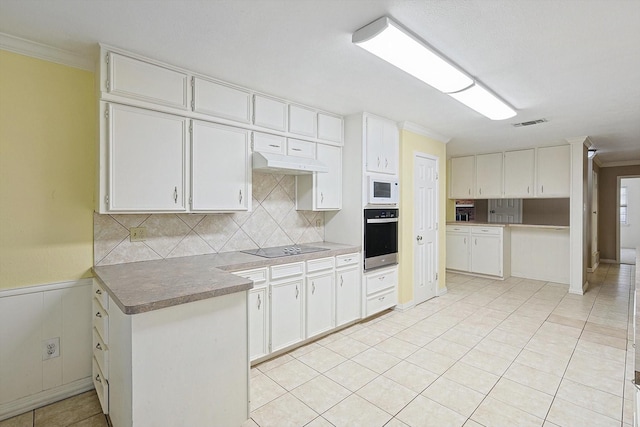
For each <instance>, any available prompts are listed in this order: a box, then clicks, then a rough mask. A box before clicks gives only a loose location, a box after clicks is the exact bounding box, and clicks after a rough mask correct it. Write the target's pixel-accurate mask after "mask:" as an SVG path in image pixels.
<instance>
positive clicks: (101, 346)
mask: <svg viewBox="0 0 640 427" xmlns="http://www.w3.org/2000/svg"><path fill="white" fill-rule="evenodd" d="M92 303H93V364H92V379H93V385H94V387H95V389H96V394H97V395H98V400H99V401H100V406H101V407H102V412H104V413H105V414H108V413H109V347H108V343H109V312H108V311H107V309H108V307H109V297H108V295H107V292H106V291H105V290H104V289H103V288H102V286H100V284H99V283H98V282H97V281H96V280H94V281H93V301H92Z"/></svg>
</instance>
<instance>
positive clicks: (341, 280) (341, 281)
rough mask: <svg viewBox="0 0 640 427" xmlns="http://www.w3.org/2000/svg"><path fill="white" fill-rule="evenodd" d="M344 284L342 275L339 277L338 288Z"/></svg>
mask: <svg viewBox="0 0 640 427" xmlns="http://www.w3.org/2000/svg"><path fill="white" fill-rule="evenodd" d="M343 283H344V277H342V274H341V275H340V287H342V284H343Z"/></svg>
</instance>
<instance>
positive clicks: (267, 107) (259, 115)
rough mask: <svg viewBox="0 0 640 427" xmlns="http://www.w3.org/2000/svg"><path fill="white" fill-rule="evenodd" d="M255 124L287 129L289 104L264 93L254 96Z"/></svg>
mask: <svg viewBox="0 0 640 427" xmlns="http://www.w3.org/2000/svg"><path fill="white" fill-rule="evenodd" d="M253 124H254V125H256V126H262V127H265V128H269V129H274V130H279V131H282V132H284V131H286V130H287V104H285V103H284V102H282V101H279V100H277V99H273V98H269V97H266V96H262V95H254V96H253Z"/></svg>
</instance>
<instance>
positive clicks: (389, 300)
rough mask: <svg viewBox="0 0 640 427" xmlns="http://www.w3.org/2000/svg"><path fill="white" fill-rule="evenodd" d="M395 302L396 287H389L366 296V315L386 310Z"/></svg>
mask: <svg viewBox="0 0 640 427" xmlns="http://www.w3.org/2000/svg"><path fill="white" fill-rule="evenodd" d="M396 304H397V301H396V289H395V288H393V289H389V290H388V291H386V292H382V293H380V294H377V295H374V296H370V297H367V316H371V315H372V314H375V313H378V312H380V311H382V310H386V309H387V308H389V307H393V306H394V305H396Z"/></svg>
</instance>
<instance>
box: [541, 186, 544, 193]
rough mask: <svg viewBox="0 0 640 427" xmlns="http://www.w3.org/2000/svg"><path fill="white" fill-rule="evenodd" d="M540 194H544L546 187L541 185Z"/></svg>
mask: <svg viewBox="0 0 640 427" xmlns="http://www.w3.org/2000/svg"><path fill="white" fill-rule="evenodd" d="M540 192H541V193H544V185H541V186H540Z"/></svg>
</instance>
